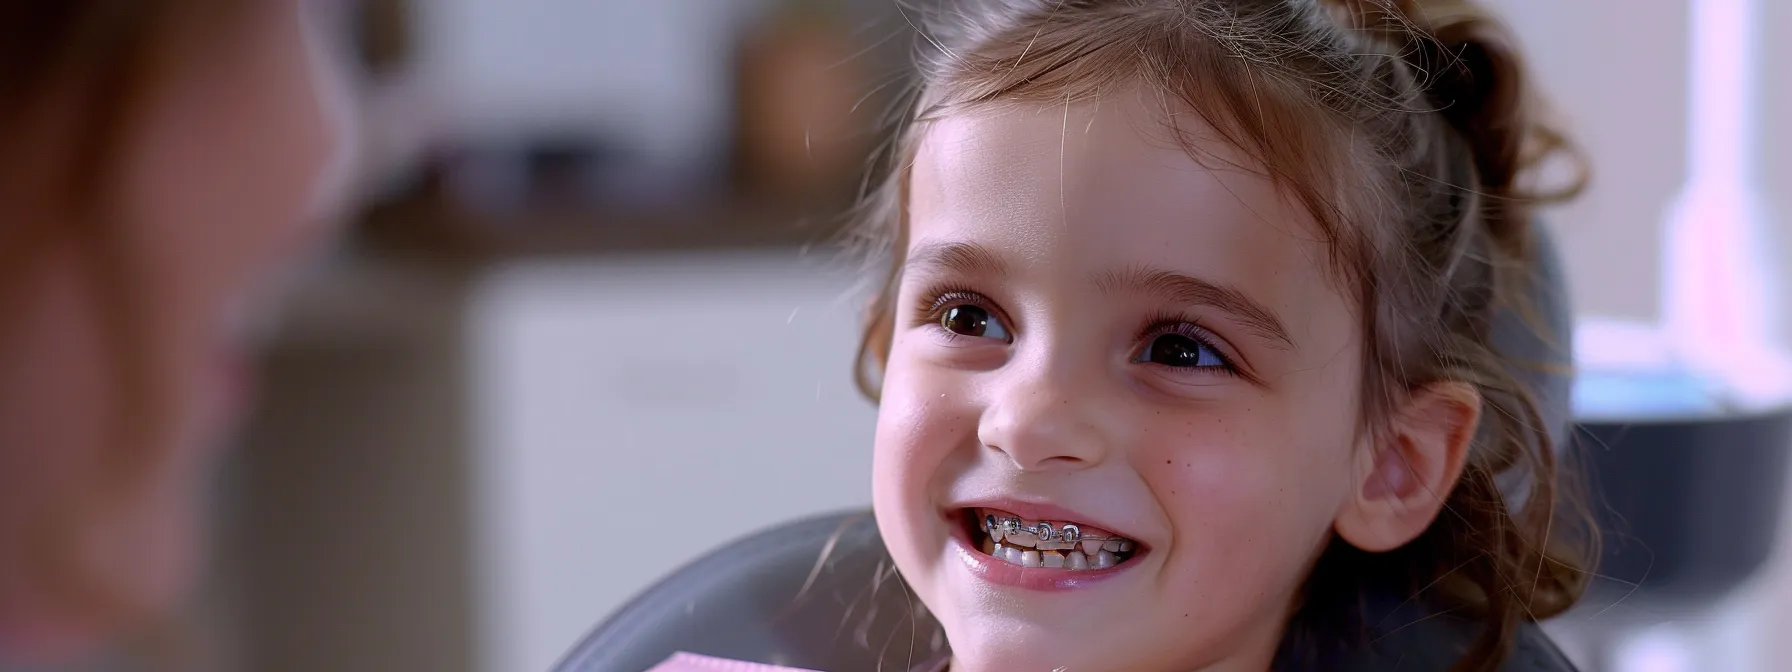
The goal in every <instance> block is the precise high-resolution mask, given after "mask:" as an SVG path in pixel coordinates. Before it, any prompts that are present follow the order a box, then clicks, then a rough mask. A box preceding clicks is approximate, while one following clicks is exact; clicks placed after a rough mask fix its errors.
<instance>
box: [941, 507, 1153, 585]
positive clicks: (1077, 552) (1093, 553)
mask: <svg viewBox="0 0 1792 672" xmlns="http://www.w3.org/2000/svg"><path fill="white" fill-rule="evenodd" d="M964 519H965V525H966V527H967V528H969V530H968V531H969V532H970V535H971V541H972V542H973V543H972V544H971V547H972V548H975V549H977V550H978V551H980V552H982V553H983V554H984V555H987V556H990V557H993V558H995V559H997V560H1001V561H1003V562H1006V563H1008V564H1011V565H1016V566H1019V567H1038V568H1044V569H1062V570H1068V571H1073V572H1074V571H1092V570H1098V569H1109V568H1112V567H1116V566H1119V565H1121V564H1124V563H1125V562H1127V561H1128V560H1131V559H1133V558H1134V557H1136V556H1137V555H1138V554H1139V553H1140V552H1141V551H1143V547H1142V545H1140V544H1139V543H1138V542H1136V541H1133V540H1131V539H1128V538H1126V537H1122V536H1120V535H1117V534H1114V533H1112V532H1108V531H1107V530H1103V529H1101V528H1097V527H1093V526H1090V525H1085V524H1082V523H1078V522H1076V521H1051V520H1027V519H1025V518H1021V517H1020V516H1017V515H1014V514H1012V513H1008V512H1006V511H1002V510H999V509H985V508H975V509H965V510H964Z"/></svg>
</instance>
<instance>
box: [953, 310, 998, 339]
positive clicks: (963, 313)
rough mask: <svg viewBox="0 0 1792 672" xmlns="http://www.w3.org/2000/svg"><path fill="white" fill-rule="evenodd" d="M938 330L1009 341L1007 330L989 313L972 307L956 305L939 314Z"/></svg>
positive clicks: (959, 334) (958, 334)
mask: <svg viewBox="0 0 1792 672" xmlns="http://www.w3.org/2000/svg"><path fill="white" fill-rule="evenodd" d="M940 328H941V329H945V330H946V332H947V333H950V334H954V335H957V336H969V337H972V338H993V339H995V340H998V341H1007V340H1009V339H1010V336H1009V334H1008V328H1007V327H1004V326H1002V322H1001V320H998V319H996V317H995V316H993V315H990V314H989V311H987V310H984V309H982V308H979V307H977V306H973V305H958V306H952V307H949V308H947V309H946V310H945V311H944V312H942V313H940Z"/></svg>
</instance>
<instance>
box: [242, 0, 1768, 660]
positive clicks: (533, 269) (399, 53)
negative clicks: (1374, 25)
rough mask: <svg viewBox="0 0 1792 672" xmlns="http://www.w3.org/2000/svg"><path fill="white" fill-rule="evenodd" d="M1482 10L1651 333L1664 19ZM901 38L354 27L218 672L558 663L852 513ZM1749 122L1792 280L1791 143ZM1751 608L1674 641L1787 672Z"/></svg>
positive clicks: (248, 497) (1668, 143)
mask: <svg viewBox="0 0 1792 672" xmlns="http://www.w3.org/2000/svg"><path fill="white" fill-rule="evenodd" d="M1496 4H1497V6H1498V7H1500V8H1501V9H1502V10H1503V11H1504V12H1505V14H1506V16H1507V17H1508V18H1509V19H1510V20H1511V22H1512V23H1513V24H1514V25H1515V26H1516V27H1517V28H1518V30H1519V32H1520V33H1521V34H1522V35H1523V37H1524V39H1525V40H1526V42H1527V45H1526V46H1527V47H1528V48H1529V49H1530V54H1531V56H1532V62H1533V67H1534V69H1535V70H1536V71H1537V72H1538V73H1539V74H1540V75H1541V77H1542V80H1543V81H1544V83H1545V86H1546V88H1547V90H1548V91H1549V93H1550V94H1551V95H1552V96H1553V98H1554V100H1555V101H1556V103H1557V106H1558V107H1559V108H1560V110H1561V112H1562V113H1563V115H1564V116H1565V117H1566V118H1567V119H1568V120H1569V121H1570V123H1571V127H1572V129H1573V130H1574V132H1575V135H1576V137H1577V138H1578V139H1579V140H1580V141H1581V142H1582V143H1583V144H1584V145H1585V146H1586V148H1587V149H1588V151H1589V152H1590V154H1591V155H1592V157H1593V159H1594V163H1595V171H1596V172H1595V178H1596V181H1595V183H1594V186H1593V189H1592V191H1591V192H1589V193H1588V194H1587V196H1586V198H1584V199H1583V200H1581V201H1579V202H1577V203H1576V204H1574V205H1571V206H1568V207H1566V208H1562V209H1560V210H1559V211H1556V212H1552V213H1551V214H1550V224H1551V226H1552V227H1553V228H1554V229H1556V230H1557V231H1558V232H1559V235H1560V237H1561V240H1562V241H1563V244H1564V248H1565V252H1566V254H1567V257H1568V266H1569V269H1570V271H1571V274H1572V278H1571V280H1572V290H1573V294H1574V299H1575V301H1576V304H1577V305H1578V307H1579V309H1580V311H1581V312H1583V313H1585V314H1588V315H1608V316H1620V317H1629V318H1637V319H1651V318H1653V317H1654V314H1655V304H1656V301H1657V292H1656V287H1657V284H1658V283H1659V280H1660V278H1659V271H1658V255H1659V253H1660V243H1659V238H1660V222H1661V220H1662V218H1663V214H1664V212H1665V210H1666V208H1667V206H1668V203H1669V201H1670V199H1671V198H1672V197H1673V195H1674V193H1675V191H1676V189H1677V188H1678V186H1679V185H1680V183H1681V181H1682V179H1683V177H1684V176H1683V165H1684V163H1685V158H1686V152H1685V149H1684V137H1685V124H1686V104H1685V97H1686V95H1687V87H1686V77H1687V67H1686V48H1687V38H1686V30H1685V23H1686V14H1687V5H1686V0H1622V1H1620V0H1585V1H1583V2H1574V3H1563V2H1555V1H1553V0H1498V2H1497V3H1496ZM1763 4H1764V5H1766V10H1765V15H1764V17H1763V18H1764V21H1766V24H1767V25H1766V27H1765V28H1764V29H1763V30H1762V34H1763V35H1778V34H1786V33H1792V6H1789V5H1788V4H1787V3H1783V2H1764V3H1763ZM892 7H893V2H892V1H891V0H855V1H853V2H826V1H821V2H783V1H779V0H753V1H746V0H738V1H737V0H659V1H656V2H634V1H631V0H503V1H501V2H500V1H499V0H430V1H429V2H406V1H404V0H373V1H372V2H370V3H369V5H368V8H369V9H368V13H367V21H366V22H365V23H364V24H363V25H362V26H361V33H360V35H361V37H362V44H363V51H364V52H365V53H366V54H367V55H368V60H369V63H370V67H369V75H368V82H367V86H368V98H367V110H366V124H367V127H368V129H367V130H368V134H367V135H368V151H369V155H370V159H371V161H370V166H369V173H368V176H367V180H366V183H365V184H366V192H367V193H366V197H367V206H366V208H365V211H364V212H362V213H361V214H360V216H359V219H360V220H361V221H360V223H359V224H358V226H357V227H356V229H355V235H354V237H353V238H352V239H351V240H350V241H349V242H348V243H346V244H345V245H344V246H342V247H341V248H340V249H338V250H336V251H335V253H334V254H333V256H332V257H331V258H330V259H327V260H324V261H323V262H321V263H320V266H319V268H318V270H317V272H316V273H314V274H313V275H312V276H311V278H310V279H309V280H308V281H307V283H306V284H305V286H304V287H303V288H301V290H300V291H299V292H298V293H297V295H296V296H295V297H294V299H293V302H292V306H291V311H290V314H289V317H288V321H287V323H286V328H285V329H284V330H283V331H282V332H281V336H280V337H279V339H278V341H277V342H275V343H273V344H271V345H272V347H271V349H270V353H269V355H268V362H267V374H266V378H265V380H264V381H263V402H264V411H263V412H262V414H261V416H260V417H259V418H257V420H256V421H255V423H254V424H253V426H252V427H250V428H249V430H248V431H247V433H246V436H245V440H244V446H243V450H242V451H241V452H240V454H239V456H238V457H237V462H236V463H235V464H233V465H232V467H231V469H230V471H229V473H228V478H227V482H226V488H225V490H226V497H225V498H224V500H223V502H224V504H223V506H222V510H221V525H222V527H223V529H224V530H225V535H224V538H223V542H224V551H225V553H224V556H223V560H222V562H221V563H220V566H219V569H218V571H217V573H216V576H217V577H218V579H217V581H216V584H217V585H216V591H215V593H216V595H217V597H216V599H215V600H214V601H213V603H212V605H211V606H212V607H213V611H211V612H208V614H209V618H210V619H211V620H212V621H213V622H215V623H216V628H217V630H216V631H217V633H218V635H217V637H216V639H217V641H218V642H219V643H220V647H221V648H220V651H221V653H220V655H221V656H223V660H224V661H225V664H224V666H225V667H226V668H228V669H246V670H268V671H282V670H338V671H344V672H358V671H362V670H366V671H372V670H401V669H402V670H439V671H442V672H462V671H464V672H500V671H503V672H510V671H516V670H540V669H546V668H547V667H549V666H550V665H551V664H552V663H553V662H554V660H555V659H556V658H557V657H558V656H559V655H561V654H562V653H563V652H564V651H565V650H566V649H567V648H568V647H569V646H571V645H572V644H573V643H574V642H575V641H576V640H577V638H578V637H579V635H580V634H581V633H582V632H583V631H585V630H586V629H588V628H590V627H591V626H592V625H593V624H595V623H596V622H597V621H598V620H599V619H601V618H602V617H603V616H604V615H605V614H606V613H608V612H609V611H610V610H611V609H613V608H615V607H617V606H618V605H620V604H621V603H622V602H623V601H624V600H626V599H627V598H628V597H630V596H631V595H632V594H634V593H635V592H636V591H638V590H641V589H642V588H644V587H645V586H646V585H648V584H649V583H650V582H651V581H653V580H654V579H655V578H657V577H658V576H660V575H662V574H664V573H665V572H667V571H669V570H671V569H672V568H674V567H676V566H678V565H680V564H682V563H684V562H686V561H688V560H690V559H692V558H694V557H696V556H697V555H698V554H700V553H702V552H704V551H707V550H710V549H711V548H713V547H715V546H717V545H719V544H721V543H723V542H724V541H726V540H727V539H729V538H731V537H734V536H737V535H740V534H743V533H746V532H748V531H751V530H753V529H756V528H760V527H763V526H766V525H769V524H773V523H776V522H780V521H783V520H787V519H790V518H793V517H797V516H801V515H805V514H808V513H814V512H820V511H824V510H829V509H835V508H843V507H854V506H867V505H868V503H869V501H870V497H869V492H870V491H869V476H870V438H871V426H872V421H873V417H874V410H873V408H872V407H871V405H870V404H869V403H867V402H865V401H864V400H862V399H861V398H860V397H859V396H858V395H857V393H856V392H855V391H854V390H853V388H852V384H851V383H852V380H851V377H850V373H851V364H852V355H853V351H854V349H855V348H856V344H857V340H856V339H857V332H858V324H859V318H860V316H861V305H862V299H863V293H862V292H861V291H860V290H861V288H860V287H859V285H858V283H859V282H860V281H861V280H862V279H863V278H864V277H865V274H864V273H862V272H861V270H862V269H861V268H860V267H859V266H858V265H857V264H856V262H855V261H854V260H853V259H852V258H851V257H850V256H847V255H844V254H843V252H842V250H840V249H839V248H838V247H836V246H834V245H831V244H830V241H831V240H832V236H831V233H832V232H833V231H834V227H835V222H836V220H835V218H833V217H832V215H834V214H837V213H839V212H840V211H841V207H842V206H843V205H844V204H845V203H847V202H848V201H849V199H850V196H851V194H852V192H853V189H854V187H856V177H857V175H858V174H859V172H860V169H861V168H862V166H863V156H864V152H865V151H867V150H868V149H869V148H870V147H871V146H872V145H873V144H874V143H875V141H876V139H877V138H876V137H875V135H874V134H873V133H872V131H871V129H872V128H874V122H875V121H876V118H877V115H878V114H879V113H881V112H882V111H883V110H884V109H885V107H886V105H887V97H886V96H882V95H879V94H878V93H877V91H878V90H879V86H880V85H882V84H886V83H888V82H890V81H893V78H894V77H896V76H897V75H899V73H900V67H899V66H900V59H901V57H902V56H903V49H904V47H905V44H904V43H902V42H901V41H900V40H897V41H894V42H885V41H884V38H886V37H888V36H890V35H892V34H895V33H898V32H900V30H901V29H905V28H906V25H905V24H904V23H902V19H901V18H900V17H897V16H895V15H893V13H892ZM1762 44H1763V45H1764V46H1765V47H1766V49H1767V50H1768V55H1767V58H1766V62H1767V67H1766V70H1765V73H1764V76H1765V79H1766V82H1765V85H1764V86H1765V90H1766V92H1767V95H1766V97H1765V99H1764V101H1763V105H1764V108H1763V109H1762V111H1761V118H1762V119H1764V120H1774V119H1785V118H1789V116H1792V46H1788V45H1786V44H1785V43H1784V42H1783V41H1777V40H1765V39H1764V40H1763V41H1762ZM861 99H863V105H862V106H860V107H858V109H857V111H856V112H855V111H853V110H854V108H855V105H858V104H859V103H861ZM1763 126H1764V127H1763V134H1762V137H1760V138H1759V142H1760V143H1761V146H1762V147H1763V150H1762V151H1761V156H1763V157H1766V165H1765V166H1764V167H1763V169H1764V171H1765V174H1766V178H1767V189H1766V193H1768V194H1769V195H1771V196H1772V198H1773V199H1775V200H1774V201H1773V205H1774V207H1775V208H1776V210H1777V213H1779V214H1778V218H1777V220H1775V221H1776V226H1777V234H1778V236H1779V243H1778V245H1779V246H1780V249H1781V250H1782V253H1781V254H1780V258H1781V259H1792V196H1789V195H1792V130H1788V129H1786V128H1784V127H1783V125H1779V124H1774V123H1771V122H1770V123H1766V124H1764V125H1763ZM1778 274H1779V275H1778V277H1777V281H1778V282H1779V284H1780V285H1781V287H1782V290H1781V291H1782V294H1783V295H1785V296H1792V275H1789V274H1787V273H1786V271H1785V270H1784V269H1783V268H1781V269H1778ZM1782 333H1784V330H1782ZM1786 344H1787V345H1788V346H1792V340H1788V341H1787V343H1786ZM1780 564H1781V565H1782V566H1792V562H1788V563H1780ZM1746 592H1747V593H1748V595H1747V596H1744V597H1743V598H1738V599H1739V600H1742V601H1741V602H1738V603H1737V604H1738V605H1739V606H1735V607H1734V608H1733V609H1731V610H1730V611H1728V612H1723V613H1722V614H1719V615H1716V616H1711V615H1700V616H1698V617H1697V618H1699V619H1701V620H1700V622H1702V623H1715V624H1717V625H1714V626H1712V628H1715V629H1714V630H1712V631H1711V632H1712V633H1716V634H1712V636H1713V637H1718V638H1720V639H1721V638H1723V637H1728V638H1729V639H1724V640H1723V641H1726V642H1730V643H1731V644H1732V645H1734V646H1740V647H1742V648H1746V649H1749V650H1750V651H1752V652H1754V653H1752V654H1750V655H1754V656H1755V657H1754V658H1750V659H1749V660H1755V661H1757V663H1739V664H1747V665H1758V666H1756V667H1753V668H1752V669H1762V670H1765V669H1777V668H1774V667H1770V666H1768V664H1767V663H1765V662H1759V661H1773V660H1778V661H1784V660H1788V659H1792V649H1784V648H1781V649H1778V650H1775V649H1773V648H1772V647H1774V646H1781V647H1784V646H1785V645H1784V644H1783V643H1777V642H1773V641H1770V638H1769V637H1768V636H1767V633H1772V632H1780V633H1783V632H1788V631H1792V611H1789V610H1788V609H1787V608H1785V607H1783V606H1776V605H1786V604H1792V572H1788V571H1786V570H1784V569H1780V570H1777V573H1773V574H1771V575H1769V576H1765V577H1763V578H1762V579H1761V582H1760V588H1759V589H1758V590H1749V591H1746ZM1749 600H1752V601H1749ZM1744 602H1746V604H1744ZM1726 608H1728V607H1726ZM1776 609H1777V611H1776ZM1732 613H1733V614H1741V615H1740V616H1724V615H1723V614H1732ZM1668 618H1671V615H1670V616H1664V619H1668ZM1726 619H1728V620H1726ZM1738 642H1740V644H1738ZM1709 669H1750V668H1747V667H1730V668H1709Z"/></svg>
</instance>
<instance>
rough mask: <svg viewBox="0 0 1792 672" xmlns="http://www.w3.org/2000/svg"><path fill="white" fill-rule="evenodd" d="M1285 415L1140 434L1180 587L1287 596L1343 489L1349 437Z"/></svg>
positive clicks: (1270, 411)
mask: <svg viewBox="0 0 1792 672" xmlns="http://www.w3.org/2000/svg"><path fill="white" fill-rule="evenodd" d="M1289 413H1290V411H1289V409H1286V408H1271V407H1269V406H1268V405H1264V404H1257V405H1253V406H1252V407H1250V408H1248V409H1247V408H1242V407H1241V408H1237V409H1232V410H1231V411H1230V412H1227V413H1224V414H1223V415H1222V414H1219V413H1215V414H1209V415H1202V416H1200V417H1185V418H1182V419H1181V421H1180V422H1174V423H1160V425H1159V426H1156V427H1153V428H1152V429H1151V430H1150V431H1149V432H1148V433H1147V437H1148V438H1147V439H1146V441H1145V449H1144V450H1141V451H1139V452H1138V453H1137V454H1136V455H1135V461H1136V462H1137V468H1138V469H1139V470H1140V472H1141V473H1142V474H1144V475H1145V478H1146V479H1147V481H1148V483H1149V485H1150V487H1151V489H1152V491H1153V493H1154V495H1155V496H1156V497H1157V499H1158V500H1159V501H1160V502H1161V503H1162V505H1163V507H1164V510H1165V511H1166V512H1167V513H1168V516H1169V518H1170V524H1171V528H1172V530H1173V531H1174V532H1173V536H1174V539H1175V542H1174V544H1173V548H1172V549H1171V553H1170V554H1169V556H1168V558H1167V562H1168V563H1169V567H1168V569H1169V570H1170V571H1171V572H1172V573H1174V574H1176V575H1177V576H1179V577H1180V578H1179V579H1178V580H1179V581H1181V582H1184V586H1185V588H1187V589H1190V590H1195V591H1199V592H1201V593H1202V594H1204V595H1209V596H1214V594H1215V593H1220V594H1224V595H1226V596H1231V597H1238V598H1240V599H1262V598H1263V597H1265V596H1264V595H1261V594H1260V593H1266V592H1272V593H1278V594H1279V593H1282V592H1286V591H1288V590H1290V589H1291V586H1294V585H1296V584H1298V574H1299V572H1301V571H1302V570H1303V568H1304V567H1305V565H1306V563H1307V561H1308V560H1309V559H1310V558H1311V557H1313V555H1314V554H1315V553H1317V552H1318V550H1319V549H1320V548H1321V546H1322V545H1323V543H1324V541H1325V540H1326V539H1327V538H1328V534H1329V531H1330V529H1331V524H1332V520H1333V518H1334V517H1335V515H1336V513H1337V511H1338V507H1339V506H1340V504H1341V503H1342V502H1343V501H1344V494H1345V493H1346V492H1348V489H1349V486H1348V482H1349V479H1348V474H1349V470H1350V463H1349V460H1348V455H1349V451H1350V442H1349V440H1348V438H1347V437H1348V433H1347V431H1346V432H1339V431H1338V428H1334V427H1325V428H1320V427H1315V426H1312V425H1302V424H1300V423H1288V422H1283V421H1280V419H1282V418H1287V417H1298V416H1291V415H1289ZM1344 429H1346V430H1347V428H1344Z"/></svg>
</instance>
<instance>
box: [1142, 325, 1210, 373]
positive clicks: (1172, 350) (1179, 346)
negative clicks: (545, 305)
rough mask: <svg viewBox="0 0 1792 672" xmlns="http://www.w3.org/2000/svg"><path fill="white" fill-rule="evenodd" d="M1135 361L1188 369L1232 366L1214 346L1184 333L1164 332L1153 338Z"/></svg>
mask: <svg viewBox="0 0 1792 672" xmlns="http://www.w3.org/2000/svg"><path fill="white" fill-rule="evenodd" d="M1135 361H1137V362H1141V363H1144V362H1149V363H1152V364H1161V365H1164V366H1173V367H1176V368H1187V369H1203V368H1222V369H1223V368H1228V367H1229V366H1230V365H1229V363H1228V362H1227V361H1226V358H1225V357H1224V356H1222V355H1220V353H1219V351H1218V350H1215V349H1213V346H1210V345H1207V344H1206V343H1202V342H1201V341H1199V340H1196V339H1193V338H1190V337H1188V336H1184V335H1182V334H1162V335H1160V336H1158V337H1157V338H1154V339H1152V340H1151V343H1150V344H1148V345H1146V346H1145V350H1144V352H1141V353H1139V358H1138V359H1137V360H1135Z"/></svg>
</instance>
